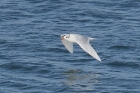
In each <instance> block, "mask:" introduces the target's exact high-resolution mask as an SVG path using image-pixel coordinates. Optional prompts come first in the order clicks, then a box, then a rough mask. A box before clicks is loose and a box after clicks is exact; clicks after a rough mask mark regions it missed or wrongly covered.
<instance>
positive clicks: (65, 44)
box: [62, 39, 73, 53]
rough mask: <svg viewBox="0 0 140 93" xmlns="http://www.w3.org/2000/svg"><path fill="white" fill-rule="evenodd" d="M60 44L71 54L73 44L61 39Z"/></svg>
mask: <svg viewBox="0 0 140 93" xmlns="http://www.w3.org/2000/svg"><path fill="white" fill-rule="evenodd" d="M62 43H63V44H64V46H65V47H66V49H67V50H68V51H69V52H70V53H73V43H71V42H69V41H68V40H65V39H63V40H62Z"/></svg>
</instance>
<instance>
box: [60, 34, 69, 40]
mask: <svg viewBox="0 0 140 93" xmlns="http://www.w3.org/2000/svg"><path fill="white" fill-rule="evenodd" d="M69 38H70V34H63V35H61V40H63V39H65V40H68V39H69Z"/></svg>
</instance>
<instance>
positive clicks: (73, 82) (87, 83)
mask: <svg viewBox="0 0 140 93" xmlns="http://www.w3.org/2000/svg"><path fill="white" fill-rule="evenodd" d="M64 75H65V76H66V81H65V84H66V85H67V86H69V87H71V88H73V89H80V90H93V89H94V87H95V84H98V83H99V81H98V78H99V76H100V75H99V74H97V73H95V72H84V71H82V70H80V69H77V70H73V69H71V70H68V71H65V72H64Z"/></svg>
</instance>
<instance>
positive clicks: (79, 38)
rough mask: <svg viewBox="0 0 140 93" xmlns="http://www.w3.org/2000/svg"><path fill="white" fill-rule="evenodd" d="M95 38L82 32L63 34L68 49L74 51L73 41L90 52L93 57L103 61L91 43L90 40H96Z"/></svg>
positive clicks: (62, 39) (62, 38) (62, 37)
mask: <svg viewBox="0 0 140 93" xmlns="http://www.w3.org/2000/svg"><path fill="white" fill-rule="evenodd" d="M94 39H95V38H90V37H87V36H84V35H80V34H62V35H61V41H62V43H63V44H64V46H65V47H66V49H67V50H68V51H69V52H70V53H73V43H77V44H78V45H79V46H80V47H81V48H82V49H83V50H84V51H85V52H87V53H88V54H90V55H91V56H92V57H93V58H95V59H97V60H98V61H101V59H100V57H99V56H98V54H97V53H96V51H95V50H94V49H93V47H92V46H91V45H90V43H89V42H90V41H92V40H94Z"/></svg>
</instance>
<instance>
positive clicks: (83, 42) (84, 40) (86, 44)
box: [76, 36, 101, 61]
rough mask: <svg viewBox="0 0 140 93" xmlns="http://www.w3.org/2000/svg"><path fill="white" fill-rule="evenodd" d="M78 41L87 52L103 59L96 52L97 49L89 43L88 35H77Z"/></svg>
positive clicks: (98, 58)
mask: <svg viewBox="0 0 140 93" xmlns="http://www.w3.org/2000/svg"><path fill="white" fill-rule="evenodd" d="M76 42H77V43H78V44H79V45H80V47H81V48H82V49H83V50H85V51H86V52H87V53H89V54H90V55H91V56H92V57H94V58H95V59H97V60H99V61H101V59H100V57H99V56H98V54H97V53H96V51H95V50H94V49H93V47H92V46H91V45H90V44H89V39H88V37H84V36H77V37H76Z"/></svg>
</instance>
